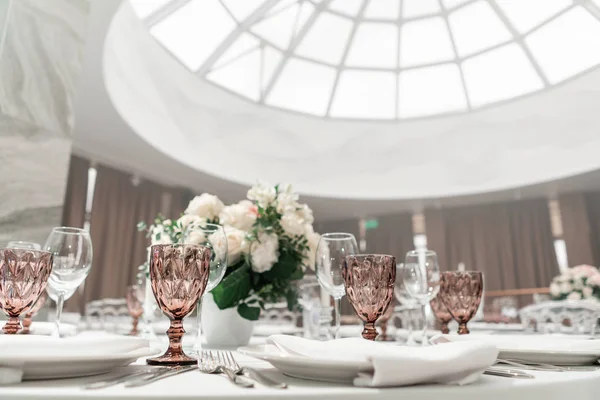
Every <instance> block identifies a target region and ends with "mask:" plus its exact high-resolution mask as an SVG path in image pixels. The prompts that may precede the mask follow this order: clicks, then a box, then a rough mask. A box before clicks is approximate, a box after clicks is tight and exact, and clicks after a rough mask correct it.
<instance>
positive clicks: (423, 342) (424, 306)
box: [421, 304, 429, 346]
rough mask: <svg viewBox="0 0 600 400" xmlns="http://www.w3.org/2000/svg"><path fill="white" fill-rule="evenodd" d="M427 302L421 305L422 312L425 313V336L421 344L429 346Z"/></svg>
mask: <svg viewBox="0 0 600 400" xmlns="http://www.w3.org/2000/svg"><path fill="white" fill-rule="evenodd" d="M426 307H427V304H422V305H421V313H422V314H423V336H422V337H421V346H427V345H428V344H429V342H428V341H427V312H426Z"/></svg>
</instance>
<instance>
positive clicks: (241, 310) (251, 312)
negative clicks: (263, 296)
mask: <svg viewBox="0 0 600 400" xmlns="http://www.w3.org/2000/svg"><path fill="white" fill-rule="evenodd" d="M237 311H238V314H240V316H241V317H242V318H245V319H247V320H250V321H256V320H257V319H258V317H260V308H258V307H250V306H249V305H248V304H246V303H242V304H240V305H239V306H238V308H237Z"/></svg>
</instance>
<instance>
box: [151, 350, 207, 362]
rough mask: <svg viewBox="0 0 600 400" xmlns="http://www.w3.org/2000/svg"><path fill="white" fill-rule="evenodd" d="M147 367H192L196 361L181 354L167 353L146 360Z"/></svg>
mask: <svg viewBox="0 0 600 400" xmlns="http://www.w3.org/2000/svg"><path fill="white" fill-rule="evenodd" d="M146 362H147V363H148V365H194V364H196V363H197V362H198V360H197V359H196V358H194V357H189V356H188V355H186V354H184V353H181V354H169V353H168V352H167V353H165V354H163V355H162V356H159V357H154V358H149V359H147V360H146Z"/></svg>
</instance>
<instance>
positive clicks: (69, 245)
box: [44, 226, 93, 336]
mask: <svg viewBox="0 0 600 400" xmlns="http://www.w3.org/2000/svg"><path fill="white" fill-rule="evenodd" d="M44 250H46V251H49V252H50V253H52V254H53V255H54V262H53V265H52V273H51V274H50V278H49V279H48V289H47V292H48V295H49V296H50V298H52V299H53V300H55V301H56V332H55V335H56V336H60V319H61V316H62V311H63V306H64V303H65V300H67V299H69V298H70V297H71V296H72V295H73V293H75V290H77V288H78V287H79V286H80V285H81V284H82V283H83V281H84V280H85V278H86V277H87V275H88V273H89V272H90V268H91V267H92V258H93V249H92V239H91V238H90V234H89V232H88V231H86V230H84V229H80V228H71V227H65V226H62V227H57V228H54V229H52V232H51V233H50V235H49V236H48V239H46V244H45V245H44Z"/></svg>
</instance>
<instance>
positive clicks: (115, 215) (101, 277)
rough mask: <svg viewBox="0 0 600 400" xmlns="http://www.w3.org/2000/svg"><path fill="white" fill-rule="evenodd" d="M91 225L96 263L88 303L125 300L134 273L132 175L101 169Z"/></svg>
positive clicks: (134, 195)
mask: <svg viewBox="0 0 600 400" xmlns="http://www.w3.org/2000/svg"><path fill="white" fill-rule="evenodd" d="M97 170H98V174H97V176H96V187H95V190H94V205H93V207H92V216H91V221H90V230H91V236H92V243H93V245H94V260H93V264H92V269H91V271H90V274H89V276H88V277H87V279H86V287H85V301H86V303H87V302H89V301H91V300H96V299H101V298H108V297H115V298H119V297H123V294H124V293H125V288H126V286H127V284H128V283H129V279H130V276H131V271H132V269H134V268H135V266H134V265H132V264H131V251H132V248H133V245H134V242H135V240H134V235H133V232H132V230H134V229H135V226H136V223H137V220H136V219H137V208H136V201H137V188H136V187H135V186H133V184H132V181H131V175H129V174H125V173H123V172H120V171H117V170H114V169H111V168H108V167H105V166H99V167H98V169H97Z"/></svg>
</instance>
